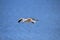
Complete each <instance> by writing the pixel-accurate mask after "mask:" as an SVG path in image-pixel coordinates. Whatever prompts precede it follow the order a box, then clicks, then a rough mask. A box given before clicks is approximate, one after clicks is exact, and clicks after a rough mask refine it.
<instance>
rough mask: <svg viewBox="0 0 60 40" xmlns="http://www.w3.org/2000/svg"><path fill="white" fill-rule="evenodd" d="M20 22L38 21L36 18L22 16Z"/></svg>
mask: <svg viewBox="0 0 60 40" xmlns="http://www.w3.org/2000/svg"><path fill="white" fill-rule="evenodd" d="M19 22H31V23H33V24H34V23H36V20H33V19H32V18H20V19H19V21H18V23H19Z"/></svg>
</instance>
